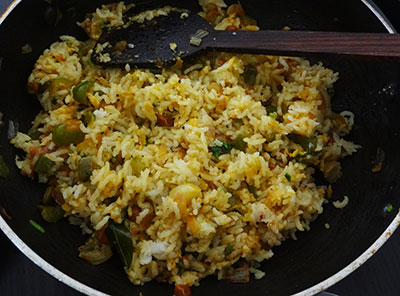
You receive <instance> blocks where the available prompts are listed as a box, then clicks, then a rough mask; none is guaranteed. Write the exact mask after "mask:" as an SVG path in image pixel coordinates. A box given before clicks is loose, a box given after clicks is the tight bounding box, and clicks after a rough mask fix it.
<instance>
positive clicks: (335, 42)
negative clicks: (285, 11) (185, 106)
mask: <svg viewBox="0 0 400 296" xmlns="http://www.w3.org/2000/svg"><path fill="white" fill-rule="evenodd" d="M96 48H97V50H95V51H94V53H93V55H92V60H93V62H94V63H96V64H100V65H103V66H113V67H115V66H117V67H125V65H126V64H129V65H130V66H131V67H150V68H154V67H162V66H163V65H171V64H173V63H175V62H176V60H177V59H178V58H181V59H186V58H189V57H192V56H194V55H197V54H199V53H201V52H204V51H206V50H214V51H224V52H235V53H249V54H269V55H284V56H307V57H317V56H318V57H321V56H327V55H328V56H337V55H340V56H349V57H373V58H378V59H379V58H388V57H390V58H399V57H400V36H399V35H398V34H386V33H339V32H309V31H216V30H214V29H213V28H212V27H211V25H210V24H209V23H208V22H207V21H206V20H205V19H203V18H202V17H200V16H198V15H197V14H195V13H191V12H189V11H183V10H175V11H171V12H170V13H169V14H168V16H159V17H156V18H154V19H152V20H150V21H145V22H144V23H137V22H132V24H130V25H129V26H128V27H126V28H123V27H118V28H111V29H108V30H105V32H103V34H102V36H101V37H100V39H99V41H98V43H97V44H96V46H95V49H96Z"/></svg>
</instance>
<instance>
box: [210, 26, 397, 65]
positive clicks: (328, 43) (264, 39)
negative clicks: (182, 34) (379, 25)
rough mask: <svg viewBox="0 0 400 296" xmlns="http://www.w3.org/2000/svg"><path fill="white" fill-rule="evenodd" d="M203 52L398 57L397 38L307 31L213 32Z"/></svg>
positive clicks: (372, 34) (394, 36)
mask: <svg viewBox="0 0 400 296" xmlns="http://www.w3.org/2000/svg"><path fill="white" fill-rule="evenodd" d="M204 41H205V42H204V44H203V45H204V46H205V47H206V48H209V49H210V48H212V49H216V50H218V51H228V52H243V53H252V54H270V55H288V56H310V55H311V56H315V54H327V55H350V56H368V57H392V58H393V57H395V58H399V57H400V35H399V34H382V33H340V32H308V31H215V32H212V34H211V36H208V38H207V39H206V40H204Z"/></svg>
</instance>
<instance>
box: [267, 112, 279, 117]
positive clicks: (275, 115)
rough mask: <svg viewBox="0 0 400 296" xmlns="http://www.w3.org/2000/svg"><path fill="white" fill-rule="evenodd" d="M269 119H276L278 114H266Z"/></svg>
mask: <svg viewBox="0 0 400 296" xmlns="http://www.w3.org/2000/svg"><path fill="white" fill-rule="evenodd" d="M268 116H269V117H272V118H273V119H276V118H277V117H278V114H277V113H276V112H272V113H269V114H268Z"/></svg>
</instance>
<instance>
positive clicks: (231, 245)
mask: <svg viewBox="0 0 400 296" xmlns="http://www.w3.org/2000/svg"><path fill="white" fill-rule="evenodd" d="M234 246H235V245H234V244H233V243H229V244H228V245H227V246H226V248H225V250H224V254H225V256H229V255H230V254H231V253H232V252H233V247H234Z"/></svg>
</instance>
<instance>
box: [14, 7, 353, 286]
mask: <svg viewBox="0 0 400 296" xmlns="http://www.w3.org/2000/svg"><path fill="white" fill-rule="evenodd" d="M200 4H201V6H202V8H203V12H201V13H200V14H201V15H202V16H203V17H205V18H206V19H207V20H208V21H210V22H211V23H212V24H213V25H214V27H215V28H216V29H218V30H226V29H229V30H232V29H240V30H258V27H257V25H256V23H255V22H254V20H253V19H251V18H250V17H248V16H246V15H245V13H244V12H243V10H242V8H241V7H240V5H232V6H230V7H227V6H226V5H225V3H224V2H223V1H222V0H220V1H210V0H201V1H200ZM132 8H133V6H132V5H131V6H127V5H125V4H124V3H123V2H121V3H115V4H110V5H104V6H102V7H101V8H98V9H97V10H96V12H94V13H92V14H90V16H88V17H87V18H86V19H85V20H84V21H83V22H82V23H80V24H79V25H80V26H81V27H82V28H83V29H84V30H85V31H86V32H87V33H88V36H89V38H90V39H89V40H88V41H84V42H82V41H78V40H77V39H75V38H74V37H71V36H61V37H60V41H58V42H55V43H53V44H52V45H51V46H50V48H49V49H46V50H45V51H44V53H43V54H42V55H41V56H40V57H39V59H38V60H37V62H36V64H35V66H34V69H33V71H32V74H31V75H30V76H29V79H28V91H29V92H30V93H32V94H35V95H36V96H37V98H38V99H39V101H40V103H41V105H42V107H43V110H42V111H41V112H40V113H39V114H38V115H37V117H36V118H35V120H34V121H33V126H32V129H31V130H30V133H21V132H19V133H18V134H17V136H16V137H15V138H14V139H12V140H11V142H12V144H14V145H15V147H17V148H20V149H22V150H23V151H25V152H26V157H25V158H23V159H19V158H17V160H16V163H17V166H18V167H19V168H20V169H21V172H22V174H25V175H27V176H29V177H31V178H34V176H37V178H38V180H39V182H42V183H48V184H49V188H50V191H49V192H50V193H51V195H52V196H53V198H54V199H55V200H56V201H57V202H58V204H60V205H61V207H62V210H63V215H64V216H65V217H69V219H70V221H71V223H73V224H79V225H80V226H81V227H82V229H83V230H84V231H85V232H86V233H87V234H89V236H91V237H92V238H94V239H96V241H97V242H99V241H100V243H102V244H109V242H107V240H106V241H104V239H103V241H102V240H101V238H100V237H101V236H103V238H104V231H105V229H106V228H107V227H108V225H109V224H110V223H111V222H112V223H116V224H118V225H123V226H124V227H125V228H126V229H128V231H129V233H130V235H131V236H130V239H131V241H132V246H133V249H132V254H131V257H132V259H131V261H130V264H128V266H126V267H125V270H126V273H127V275H128V277H129V279H130V280H131V281H132V283H134V284H144V283H145V282H149V281H151V280H153V279H158V280H163V281H168V282H170V283H174V284H176V285H188V286H192V285H198V284H199V281H200V279H201V278H204V277H206V276H208V275H212V274H217V275H218V278H219V279H222V278H225V279H229V280H232V281H235V280H238V278H236V277H235V268H236V266H237V265H238V264H239V265H240V266H241V268H243V266H247V270H248V271H250V272H251V273H253V274H254V276H255V278H257V279H259V278H261V277H263V276H264V274H265V272H267V273H268V270H264V271H262V270H260V269H259V264H258V263H259V262H262V261H263V260H265V259H268V258H270V257H271V256H272V255H273V251H272V249H273V247H274V246H278V245H280V244H281V243H282V242H283V241H285V240H286V239H288V238H293V239H295V238H296V236H295V234H296V232H297V231H305V230H309V229H310V223H311V221H313V220H314V219H315V218H316V217H317V215H319V214H321V213H322V212H323V205H324V203H326V202H327V191H328V188H327V187H326V186H321V185H317V184H315V182H314V179H313V173H314V171H315V170H317V169H319V170H321V171H322V172H323V174H324V175H325V177H326V179H327V180H329V181H330V182H334V181H336V180H337V179H338V178H339V177H340V174H341V173H340V171H341V168H340V163H339V159H340V158H343V157H345V156H347V155H351V154H352V153H354V152H355V151H356V149H357V148H358V146H357V145H355V144H353V143H351V142H349V141H346V140H344V139H343V136H344V135H346V134H348V133H349V131H350V130H351V127H352V125H353V123H354V116H353V114H352V113H351V112H349V111H344V112H342V113H341V114H336V113H334V112H332V111H331V107H330V99H331V97H330V94H331V91H332V89H333V84H334V82H335V81H337V80H338V73H334V72H333V71H332V70H330V69H327V68H325V67H324V66H323V65H322V64H321V63H319V64H314V65H312V64H310V62H309V61H307V60H304V59H302V58H294V57H277V56H265V55H246V54H227V53H208V54H206V55H204V56H201V57H199V58H197V59H196V60H195V61H194V62H193V61H192V62H190V63H186V62H182V61H178V62H177V63H176V64H175V65H174V66H172V67H168V68H164V69H162V71H161V72H160V73H156V72H154V71H151V70H148V69H130V67H129V66H127V67H126V68H125V69H118V68H111V69H110V68H102V67H100V66H95V65H93V64H92V63H91V61H90V55H91V54H92V52H93V50H94V49H93V46H94V44H95V41H96V40H97V39H98V38H99V36H100V34H101V32H102V29H104V28H105V27H109V26H122V25H124V18H123V15H124V13H126V12H127V11H128V10H129V9H132ZM158 15H163V10H162V9H160V10H157V11H150V12H146V13H144V14H141V15H140V16H137V19H136V21H145V20H147V19H151V18H153V17H157V16H158ZM78 86H79V88H80V89H82V88H83V89H84V90H86V93H84V99H85V100H83V101H82V100H81V99H78V97H79V94H76V93H75V90H77V87H78ZM85 95H86V97H85ZM62 128H64V130H62V131H63V132H64V133H61V136H59V137H57V136H55V134H56V133H60V129H62ZM68 129H69V130H68ZM71 130H73V131H74V132H75V134H76V135H78V136H77V137H75V138H74V139H73V140H70V141H68V140H65V138H62V136H64V137H66V134H67V133H68V132H69V131H71ZM32 131H34V132H35V133H33V132H32ZM60 137H61V140H60ZM84 159H86V164H87V166H88V167H89V169H90V170H89V172H87V171H86V173H88V175H87V178H86V177H82V171H81V170H82V163H83V162H84ZM44 160H45V164H46V163H47V164H48V165H47V166H45V168H43V166H39V164H38V163H42V162H43V161H44ZM35 172H36V173H37V174H35ZM330 194H331V193H330ZM82 257H84V256H82ZM243 262H245V263H243ZM246 277H247V279H246ZM246 280H248V275H246V276H245V279H244V281H246Z"/></svg>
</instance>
